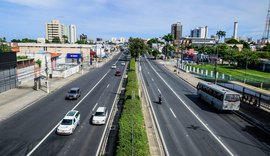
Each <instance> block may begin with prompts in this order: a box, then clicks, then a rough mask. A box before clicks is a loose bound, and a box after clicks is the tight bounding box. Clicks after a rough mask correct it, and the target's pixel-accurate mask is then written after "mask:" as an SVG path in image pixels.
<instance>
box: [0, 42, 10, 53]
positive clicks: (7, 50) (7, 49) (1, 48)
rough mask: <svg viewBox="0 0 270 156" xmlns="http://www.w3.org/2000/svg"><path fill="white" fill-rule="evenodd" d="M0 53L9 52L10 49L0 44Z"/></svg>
mask: <svg viewBox="0 0 270 156" xmlns="http://www.w3.org/2000/svg"><path fill="white" fill-rule="evenodd" d="M0 52H11V48H10V46H8V45H7V44H3V43H1V44H0Z"/></svg>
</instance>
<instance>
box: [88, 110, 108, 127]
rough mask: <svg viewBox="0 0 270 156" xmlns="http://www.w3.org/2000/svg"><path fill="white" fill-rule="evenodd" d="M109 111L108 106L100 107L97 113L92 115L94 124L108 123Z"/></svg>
mask: <svg viewBox="0 0 270 156" xmlns="http://www.w3.org/2000/svg"><path fill="white" fill-rule="evenodd" d="M107 116H108V111H107V108H106V107H98V109H97V111H96V113H95V114H94V115H93V117H92V124H95V125H102V124H105V123H106V120H107Z"/></svg>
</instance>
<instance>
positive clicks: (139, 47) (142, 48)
mask: <svg viewBox="0 0 270 156" xmlns="http://www.w3.org/2000/svg"><path fill="white" fill-rule="evenodd" d="M128 46H129V50H130V53H131V57H134V58H137V57H139V55H142V54H144V53H146V52H147V49H148V48H147V46H146V45H145V44H144V40H143V39H140V38H129V40H128Z"/></svg>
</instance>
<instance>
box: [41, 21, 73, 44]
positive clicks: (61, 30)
mask: <svg viewBox="0 0 270 156" xmlns="http://www.w3.org/2000/svg"><path fill="white" fill-rule="evenodd" d="M63 35H65V36H66V37H67V40H68V42H69V43H71V44H74V43H76V42H77V28H76V25H74V24H71V25H67V26H65V25H64V24H62V23H61V22H60V20H58V19H53V20H52V21H51V22H48V23H46V36H45V38H46V39H47V40H48V41H49V42H52V40H53V38H55V37H59V39H60V41H61V42H62V43H63V42H64V38H63Z"/></svg>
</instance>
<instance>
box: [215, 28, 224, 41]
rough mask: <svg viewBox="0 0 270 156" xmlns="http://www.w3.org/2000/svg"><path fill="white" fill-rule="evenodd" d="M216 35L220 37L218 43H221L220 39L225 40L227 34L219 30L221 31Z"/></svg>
mask: <svg viewBox="0 0 270 156" xmlns="http://www.w3.org/2000/svg"><path fill="white" fill-rule="evenodd" d="M216 35H217V36H218V42H219V40H220V39H222V38H225V36H226V32H225V31H222V30H219V31H217V33H216Z"/></svg>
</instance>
